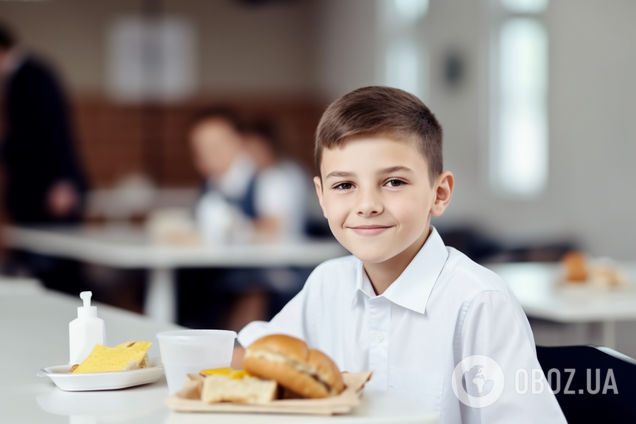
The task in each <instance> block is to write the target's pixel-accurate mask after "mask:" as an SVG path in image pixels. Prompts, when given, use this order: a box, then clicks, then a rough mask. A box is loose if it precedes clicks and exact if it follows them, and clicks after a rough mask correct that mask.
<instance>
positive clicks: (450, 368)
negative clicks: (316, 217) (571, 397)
mask: <svg viewBox="0 0 636 424" xmlns="http://www.w3.org/2000/svg"><path fill="white" fill-rule="evenodd" d="M315 157H316V167H317V170H318V176H316V177H315V178H314V183H315V187H316V193H317V195H318V198H319V200H320V205H321V206H322V209H323V212H324V216H325V217H326V218H327V220H328V222H329V226H330V228H331V231H332V232H333V234H334V236H335V237H336V239H337V240H338V241H339V242H340V243H341V244H342V245H343V246H344V247H345V248H346V249H347V250H349V251H350V252H351V253H352V254H353V255H352V256H347V257H343V258H338V259H333V260H329V261H326V262H324V263H323V264H321V265H319V266H318V267H317V268H316V269H315V270H314V272H313V273H312V274H311V276H310V277H309V278H308V280H307V282H306V283H305V286H304V288H303V289H302V291H301V292H300V293H299V294H298V295H297V296H296V297H295V298H294V299H292V300H291V301H290V302H289V303H288V304H287V305H286V306H285V307H284V308H283V310H282V311H281V312H280V313H279V314H278V315H276V316H275V317H274V318H273V319H272V320H271V321H270V322H258V321H257V322H252V323H250V324H249V325H247V326H246V327H245V328H244V329H243V330H242V331H241V332H240V334H239V337H238V341H239V343H240V344H241V345H242V346H244V347H247V346H249V345H250V344H251V343H252V342H253V341H255V340H256V339H258V338H260V337H263V336H265V335H268V334H288V335H291V336H294V337H298V338H300V339H303V340H305V341H306V342H307V343H308V344H309V346H310V347H312V348H317V349H320V350H322V351H324V352H325V353H326V354H327V355H329V356H330V357H331V358H332V359H333V360H334V361H335V362H336V364H337V365H338V366H339V368H340V369H341V370H343V371H345V370H346V371H350V372H358V371H363V370H373V371H374V374H373V378H372V379H371V381H370V382H369V386H368V387H373V388H377V389H381V390H386V391H388V392H394V393H397V394H399V395H400V396H402V397H405V398H408V399H411V400H413V401H414V402H416V403H417V404H418V405H420V406H421V407H423V408H425V409H427V410H430V411H436V412H439V413H440V417H441V418H440V422H441V423H460V422H462V423H565V418H564V417H563V414H562V412H561V409H560V408H559V405H558V403H557V401H556V398H555V396H554V395H553V394H552V392H551V391H550V389H549V387H548V385H547V382H546V381H545V378H544V377H543V374H542V372H541V371H540V370H541V367H540V365H539V363H538V361H537V358H536V352H535V345H534V341H533V335H532V330H531V329H530V326H529V324H528V320H527V318H526V316H525V314H524V313H523V311H522V309H521V307H520V306H519V303H518V302H517V300H516V299H515V297H514V295H513V294H512V292H511V290H510V289H509V288H508V286H507V285H506V283H505V282H504V281H503V280H502V279H501V278H499V277H498V276H497V275H495V274H494V273H492V272H491V271H489V270H487V269H485V268H483V267H481V266H480V265H477V264H476V263H474V262H472V261H471V260H470V259H469V258H468V257H466V256H465V255H464V254H462V253H461V252H459V251H457V250H455V249H453V248H450V247H446V246H445V245H444V242H443V240H442V239H441V237H440V236H439V234H438V233H437V231H436V230H435V228H434V227H432V226H431V225H430V219H431V216H440V215H442V214H443V213H444V211H445V210H446V208H447V207H448V205H449V203H450V200H451V196H452V193H453V187H454V177H453V174H452V173H450V172H449V171H443V168H442V128H441V126H440V125H439V123H438V122H437V120H436V118H435V116H434V115H433V114H432V113H431V112H430V110H429V109H428V108H427V107H426V106H425V105H424V103H422V102H421V101H420V100H419V99H418V98H417V97H415V96H413V95H411V94H409V93H406V92H404V91H402V90H398V89H395V88H388V87H365V88H360V89H358V90H355V91H353V92H351V93H348V94H346V95H344V96H343V97H341V98H340V99H338V100H336V101H335V102H334V103H332V104H331V105H330V106H329V108H328V109H327V110H326V111H325V113H324V114H323V116H322V119H321V121H320V123H319V125H318V129H317V131H316V146H315ZM243 352H244V351H243V350H242V348H237V349H236V350H235V355H234V361H233V364H234V365H235V366H237V365H240V362H241V358H242V354H243ZM519 370H522V371H519ZM524 371H525V373H526V374H523V372H524ZM524 376H525V378H526V379H528V380H526V381H524V380H523V377H524ZM524 383H525V384H526V386H525V388H526V390H525V392H524V391H523V388H524ZM528 385H529V386H530V389H528ZM541 387H542V388H543V390H539V388H541Z"/></svg>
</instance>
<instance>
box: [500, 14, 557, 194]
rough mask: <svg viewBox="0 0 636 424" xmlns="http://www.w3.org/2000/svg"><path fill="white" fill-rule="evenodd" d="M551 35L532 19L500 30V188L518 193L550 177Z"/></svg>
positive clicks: (515, 21) (516, 21)
mask: <svg viewBox="0 0 636 424" xmlns="http://www.w3.org/2000/svg"><path fill="white" fill-rule="evenodd" d="M547 58H548V45H547V35H546V32H545V29H544V27H543V25H542V24H541V23H540V22H539V21H537V20H534V19H525V18H516V19H509V20H507V21H505V22H504V23H503V25H502V26H501V30H500V33H499V87H498V91H499V93H498V94H499V96H498V131H497V134H496V137H495V140H494V142H495V146H493V147H494V153H495V157H494V159H495V163H494V166H493V167H492V168H491V169H492V171H493V174H494V175H493V177H494V180H495V183H496V184H495V185H496V187H497V188H500V189H503V190H504V191H506V192H508V193H510V194H514V195H520V196H534V195H536V194H538V193H539V192H541V191H542V190H543V188H544V186H545V184H546V182H547V177H548V123H547V75H548V66H547Z"/></svg>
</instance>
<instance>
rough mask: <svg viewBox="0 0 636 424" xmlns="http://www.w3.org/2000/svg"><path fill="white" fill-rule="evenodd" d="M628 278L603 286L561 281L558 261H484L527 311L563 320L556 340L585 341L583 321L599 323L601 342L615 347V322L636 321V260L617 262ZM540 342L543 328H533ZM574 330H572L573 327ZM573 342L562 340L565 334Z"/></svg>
mask: <svg viewBox="0 0 636 424" xmlns="http://www.w3.org/2000/svg"><path fill="white" fill-rule="evenodd" d="M616 266H617V267H618V269H620V270H621V271H623V273H624V274H625V275H626V278H627V280H628V284H627V286H626V287H622V288H617V289H602V288H595V287H592V286H588V285H581V284H572V283H569V284H563V283H560V279H561V276H562V269H561V265H560V264H558V263H509V264H496V265H494V264H493V265H487V267H488V268H489V269H491V270H492V271H494V272H495V273H497V274H498V275H499V276H501V277H502V278H503V279H504V280H505V281H506V282H507V283H508V285H509V286H510V288H511V289H512V291H513V292H514V294H515V296H516V297H517V299H518V300H519V303H520V304H521V307H522V308H523V310H524V312H525V313H526V315H528V316H529V317H532V318H539V319H542V320H546V321H551V322H554V323H560V324H566V325H565V326H564V327H563V328H562V330H561V331H560V332H561V334H556V339H557V340H556V341H557V344H587V343H590V342H591V341H590V340H587V339H586V337H588V336H587V335H586V334H585V333H586V325H589V324H600V333H601V335H600V342H601V343H602V344H603V345H604V346H607V347H611V348H613V349H616V344H617V338H616V323H617V322H619V321H636V264H632V263H619V264H617V265H616ZM533 330H534V332H535V339H537V342H538V343H540V341H541V340H540V338H541V335H540V334H538V333H539V332H541V331H542V328H538V329H535V328H533ZM572 330H574V331H572ZM572 332H574V333H576V332H578V333H580V334H573V335H572V336H573V337H574V339H573V340H572V342H573V343H564V340H566V339H567V338H570V339H572V337H570V334H567V333H572Z"/></svg>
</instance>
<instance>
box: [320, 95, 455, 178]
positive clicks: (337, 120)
mask: <svg viewBox="0 0 636 424" xmlns="http://www.w3.org/2000/svg"><path fill="white" fill-rule="evenodd" d="M360 136H386V137H390V138H394V139H398V140H405V141H413V142H415V143H416V144H417V146H418V148H419V150H420V152H421V153H422V155H423V156H424V158H425V159H426V160H427V162H428V167H429V177H430V180H431V184H433V183H434V181H435V179H436V178H437V176H438V175H439V174H441V173H442V167H443V160H442V127H441V125H440V124H439V122H437V119H436V118H435V115H433V113H431V111H430V110H429V108H428V107H426V105H425V104H424V103H423V102H422V101H421V100H420V99H418V98H417V97H416V96H414V95H412V94H410V93H407V92H406V91H403V90H400V89H397V88H391V87H381V86H370V87H363V88H358V89H357V90H354V91H352V92H350V93H347V94H345V95H344V96H342V97H340V98H339V99H338V100H336V101H335V102H333V103H332V104H331V105H329V107H328V108H327V110H326V111H325V113H323V115H322V118H320V123H319V124H318V128H317V129H316V146H315V152H314V153H315V160H316V169H317V171H318V175H321V174H320V164H321V161H322V151H323V149H325V148H327V149H332V148H334V147H337V146H339V145H341V144H342V143H344V142H345V141H346V140H347V139H350V138H352V137H360ZM321 177H322V176H321Z"/></svg>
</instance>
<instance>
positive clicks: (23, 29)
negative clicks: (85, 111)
mask: <svg viewBox="0 0 636 424" xmlns="http://www.w3.org/2000/svg"><path fill="white" fill-rule="evenodd" d="M315 7H316V2H315V1H311V0H297V1H286V2H273V3H271V4H266V5H261V6H246V5H244V4H243V3H241V2H239V1H238V0H214V1H206V0H164V1H163V10H164V12H165V13H166V14H174V15H177V16H180V17H184V18H186V19H188V20H189V21H191V22H192V23H193V24H194V26H195V28H196V31H197V36H198V41H199V52H200V63H199V70H200V88H201V91H203V92H232V93H236V92H239V91H240V92H249V93H251V94H254V93H266V94H271V93H274V92H275V93H278V94H280V93H287V94H297V93H304V94H305V93H309V92H312V91H313V90H314V88H315V79H316V76H315V71H314V70H315V68H316V67H315V57H316V55H315V49H316V47H315V45H314V32H315V31H314V27H313V23H312V22H313V20H312V16H313V15H314V12H315V10H314V9H315ZM141 8H142V1H141V0H139V1H130V0H90V1H83V0H55V1H51V2H0V17H1V19H2V21H3V22H6V23H8V24H10V25H12V27H13V28H14V29H15V31H16V32H17V33H18V35H19V36H20V38H21V39H22V41H23V42H24V44H25V45H26V46H27V47H30V48H32V49H33V50H35V51H37V52H39V53H41V54H43V55H45V56H46V57H48V58H50V59H51V60H52V61H53V62H54V63H55V64H56V66H57V67H58V68H59V70H60V73H61V74H62V75H64V77H65V79H66V80H67V82H68V85H69V87H70V88H71V89H73V91H76V92H82V93H85V92H97V93H99V92H101V91H102V89H103V87H104V86H105V75H104V69H105V63H104V61H105V34H106V33H107V30H108V28H109V25H110V24H111V23H112V22H113V21H114V20H115V19H116V18H118V17H121V16H124V15H129V14H139V13H141Z"/></svg>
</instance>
